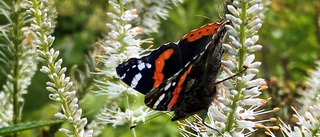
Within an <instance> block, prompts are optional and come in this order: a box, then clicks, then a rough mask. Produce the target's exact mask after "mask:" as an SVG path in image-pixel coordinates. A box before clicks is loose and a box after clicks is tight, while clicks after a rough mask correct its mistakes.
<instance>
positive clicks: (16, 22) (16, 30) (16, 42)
mask: <svg viewBox="0 0 320 137" xmlns="http://www.w3.org/2000/svg"><path fill="white" fill-rule="evenodd" d="M14 4H17V1H15V2H14ZM15 8H19V7H17V6H16V5H14V9H13V11H12V12H13V13H12V19H13V31H12V32H13V35H12V36H13V38H12V41H13V43H12V44H13V45H12V47H13V48H14V49H13V76H12V77H13V81H12V82H13V92H12V97H13V119H12V121H13V124H18V123H19V121H20V105H19V100H18V99H19V85H18V84H19V83H18V80H19V69H20V66H19V63H18V62H19V59H20V58H19V56H20V52H21V47H20V46H21V42H22V40H21V27H22V26H21V22H20V16H21V13H20V10H19V9H15Z"/></svg>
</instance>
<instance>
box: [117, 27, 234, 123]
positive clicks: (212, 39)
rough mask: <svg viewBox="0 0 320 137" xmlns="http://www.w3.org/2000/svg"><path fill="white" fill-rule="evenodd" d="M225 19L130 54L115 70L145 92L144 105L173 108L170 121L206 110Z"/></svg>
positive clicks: (223, 33)
mask: <svg viewBox="0 0 320 137" xmlns="http://www.w3.org/2000/svg"><path fill="white" fill-rule="evenodd" d="M227 23H228V22H222V23H213V24H208V25H205V26H203V27H201V28H199V29H197V30H194V31H191V32H190V33H188V34H186V35H185V36H184V37H183V38H182V39H181V40H180V41H179V42H178V43H168V44H165V45H163V46H161V47H159V48H158V49H156V50H155V51H153V52H151V53H150V54H149V55H147V56H144V57H141V58H131V59H129V60H128V61H126V62H124V63H122V64H120V65H119V66H118V67H117V68H116V69H117V74H118V75H119V77H120V78H121V80H122V81H124V82H125V83H126V84H127V85H129V86H130V87H132V88H134V89H136V90H137V91H139V92H141V93H143V94H145V95H146V96H145V104H146V105H147V106H148V107H150V108H152V109H154V110H160V111H174V116H173V118H172V119H171V120H172V121H175V120H183V119H185V118H187V117H188V116H190V115H193V114H197V113H199V112H201V111H204V110H207V109H208V107H209V106H210V105H211V103H212V102H213V100H214V97H215V95H216V87H215V80H216V76H217V74H218V72H219V69H220V66H221V57H222V54H223V48H222V43H223V38H224V35H225V33H226V29H225V27H224V26H225V24H227Z"/></svg>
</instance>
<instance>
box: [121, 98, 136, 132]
mask: <svg viewBox="0 0 320 137" xmlns="http://www.w3.org/2000/svg"><path fill="white" fill-rule="evenodd" d="M124 105H125V106H126V109H130V104H129V97H128V95H125V99H124ZM129 123H130V127H131V126H134V123H133V121H132V118H130V120H129ZM130 132H131V136H132V137H137V135H136V130H135V129H134V128H131V129H130Z"/></svg>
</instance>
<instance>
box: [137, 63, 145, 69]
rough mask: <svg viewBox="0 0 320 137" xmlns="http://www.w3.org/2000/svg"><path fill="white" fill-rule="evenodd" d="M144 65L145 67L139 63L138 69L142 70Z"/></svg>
mask: <svg viewBox="0 0 320 137" xmlns="http://www.w3.org/2000/svg"><path fill="white" fill-rule="evenodd" d="M145 67H146V66H145V64H144V63H140V64H139V65H138V69H139V70H143V69H144V68H145Z"/></svg>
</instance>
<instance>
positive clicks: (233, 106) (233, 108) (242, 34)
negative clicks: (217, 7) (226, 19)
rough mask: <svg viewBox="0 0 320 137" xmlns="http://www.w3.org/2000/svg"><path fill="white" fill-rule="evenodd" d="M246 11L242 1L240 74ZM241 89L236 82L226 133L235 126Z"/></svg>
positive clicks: (243, 53) (243, 55) (244, 3)
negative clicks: (235, 115) (235, 91)
mask: <svg viewBox="0 0 320 137" xmlns="http://www.w3.org/2000/svg"><path fill="white" fill-rule="evenodd" d="M246 9H247V3H246V2H244V1H241V15H240V19H241V21H242V24H241V25H240V32H239V33H240V34H239V35H240V44H241V45H242V46H241V47H240V48H239V58H238V72H242V71H243V69H244V68H243V64H244V59H245V51H246V50H245V46H244V42H245V39H246V33H245V28H246V26H245V25H246V24H245V22H246ZM239 76H240V77H242V76H243V73H239ZM242 87H243V83H242V82H237V84H236V88H235V89H236V90H237V91H238V94H237V95H236V96H235V97H234V99H233V101H232V102H233V104H232V105H231V109H232V111H231V112H230V113H229V116H228V124H227V126H226V131H228V132H230V131H231V130H232V129H233V126H235V120H234V114H235V113H236V110H237V102H238V101H239V100H240V99H241V96H242V94H241V89H242Z"/></svg>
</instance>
